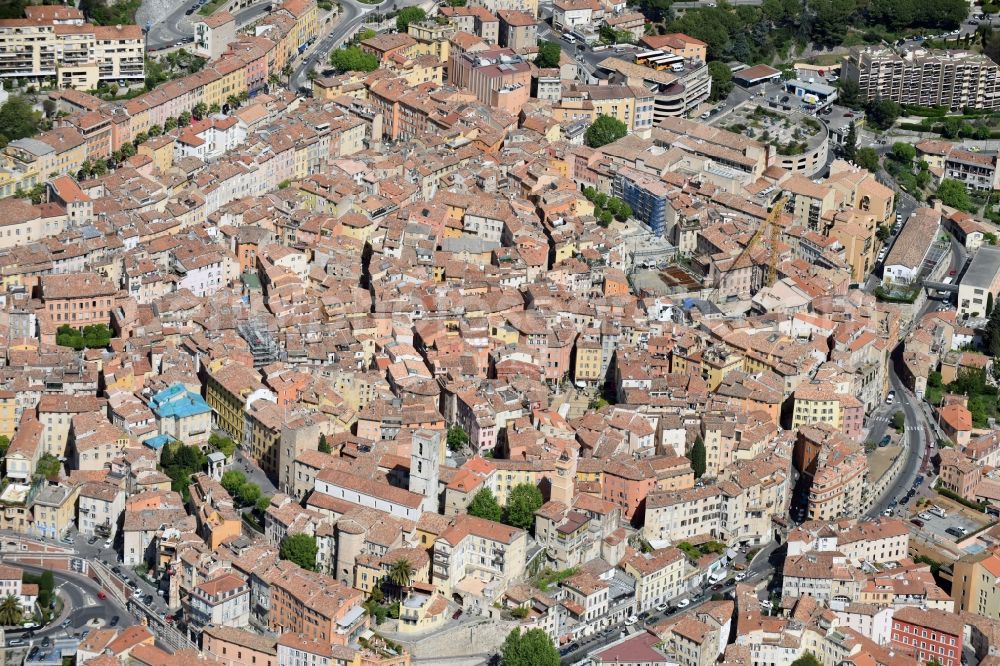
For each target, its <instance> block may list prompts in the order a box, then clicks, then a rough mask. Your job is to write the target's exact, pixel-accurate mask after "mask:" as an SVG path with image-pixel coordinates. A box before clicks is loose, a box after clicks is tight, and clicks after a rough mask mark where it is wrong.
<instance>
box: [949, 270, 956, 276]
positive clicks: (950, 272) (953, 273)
mask: <svg viewBox="0 0 1000 666" xmlns="http://www.w3.org/2000/svg"><path fill="white" fill-rule="evenodd" d="M955 273H956V271H948V275H950V276H952V277H954V276H955Z"/></svg>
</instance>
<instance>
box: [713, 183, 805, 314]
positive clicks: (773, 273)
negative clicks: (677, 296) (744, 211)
mask: <svg viewBox="0 0 1000 666" xmlns="http://www.w3.org/2000/svg"><path fill="white" fill-rule="evenodd" d="M787 202H788V195H787V194H783V195H781V196H780V197H778V200H777V201H775V202H774V205H773V206H772V207H771V211H770V212H769V213H768V214H767V218H765V220H764V221H763V222H761V225H760V226H759V227H757V230H756V231H755V232H753V236H751V237H750V240H749V241H748V242H747V245H746V247H744V248H743V250H742V251H741V252H740V254H739V256H737V257H736V259H735V260H734V261H733V263H732V264H730V266H731V267H736V266H739V265H740V262H742V261H743V259H744V258H745V257H746V256H747V255H748V254H750V252H752V251H753V248H754V246H755V245H757V242H758V241H760V239H761V237H762V236H763V235H764V232H765V231H767V230H768V229H770V230H771V255H770V257H769V258H768V262H767V280H766V284H767V286H768V287H771V286H773V285H774V283H775V281H776V280H777V279H778V241H779V240H780V239H781V227H780V226H779V225H778V220H779V219H780V218H781V214H782V213H783V212H784V210H785V204H786V203H787ZM723 277H724V276H723V273H722V272H720V273H719V279H718V281H717V282H716V284H715V287H714V288H713V289H712V293H711V295H710V297H709V298H710V300H711V298H713V297H715V295H716V294H717V293H718V291H719V286H720V285H721V284H722V280H723Z"/></svg>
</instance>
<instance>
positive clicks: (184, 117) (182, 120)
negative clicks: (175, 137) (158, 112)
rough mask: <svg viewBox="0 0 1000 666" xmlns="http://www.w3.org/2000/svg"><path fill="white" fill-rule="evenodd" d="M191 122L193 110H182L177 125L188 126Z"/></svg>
mask: <svg viewBox="0 0 1000 666" xmlns="http://www.w3.org/2000/svg"><path fill="white" fill-rule="evenodd" d="M190 124H191V112H190V111H182V112H181V115H179V116H177V126H178V127H187V126H188V125H190Z"/></svg>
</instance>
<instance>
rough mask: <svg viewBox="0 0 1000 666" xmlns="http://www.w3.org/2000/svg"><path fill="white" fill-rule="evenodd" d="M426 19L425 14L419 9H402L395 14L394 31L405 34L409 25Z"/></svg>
mask: <svg viewBox="0 0 1000 666" xmlns="http://www.w3.org/2000/svg"><path fill="white" fill-rule="evenodd" d="M425 18H427V12H425V11H424V10H423V9H421V8H420V7H403V8H402V9H400V10H399V13H398V14H396V30H398V31H399V32H406V29H407V28H409V27H410V24H411V23H420V22H421V21H423V20H424V19H425Z"/></svg>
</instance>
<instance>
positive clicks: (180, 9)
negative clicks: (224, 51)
mask: <svg viewBox="0 0 1000 666" xmlns="http://www.w3.org/2000/svg"><path fill="white" fill-rule="evenodd" d="M192 6H194V0H186V1H185V2H182V3H180V4H179V5H178V6H177V8H176V9H174V11H172V12H171V13H170V14H168V15H167V16H166V18H164V19H163V20H162V21H159V22H157V23H155V24H154V25H153V26H152V27H151V28H150V30H149V34H148V35H147V37H146V48H147V49H149V50H150V51H157V50H159V49H165V48H168V47H171V46H174V45H175V44H180V43H181V42H184V41H187V40H188V39H189V38H190V37H191V36H192V35H193V34H194V29H193V27H192V25H191V20H192V19H194V18H196V17H198V16H199V15H198V13H197V12H192V13H191V14H187V13H186V12H187V10H188V9H189V8H191V7H192ZM270 11H271V3H270V2H264V3H261V4H258V5H254V6H252V7H247V8H246V9H243V10H241V11H238V12H236V15H235V18H236V25H237V26H244V25H247V24H248V23H253V22H254V21H256V20H257V19H259V18H260V17H262V16H264V15H265V14H267V13H268V12H270Z"/></svg>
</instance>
